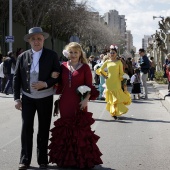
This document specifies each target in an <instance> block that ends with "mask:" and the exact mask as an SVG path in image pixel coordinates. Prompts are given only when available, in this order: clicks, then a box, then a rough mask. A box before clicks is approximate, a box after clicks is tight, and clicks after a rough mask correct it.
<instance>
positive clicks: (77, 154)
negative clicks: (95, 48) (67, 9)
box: [49, 42, 102, 169]
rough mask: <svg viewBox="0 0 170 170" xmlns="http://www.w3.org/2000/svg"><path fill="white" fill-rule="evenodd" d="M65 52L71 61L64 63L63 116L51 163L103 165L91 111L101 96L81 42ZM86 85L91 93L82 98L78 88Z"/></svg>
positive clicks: (55, 133)
mask: <svg viewBox="0 0 170 170" xmlns="http://www.w3.org/2000/svg"><path fill="white" fill-rule="evenodd" d="M63 53H64V55H65V56H66V57H67V58H68V59H69V61H67V62H64V63H62V65H61V68H62V74H61V79H62V80H61V84H59V89H58V91H59V93H60V92H61V91H63V92H62V95H61V98H60V101H59V109H60V117H61V118H59V119H58V120H56V121H55V122H54V125H55V127H54V128H53V129H52V130H51V132H52V138H51V139H50V140H51V144H50V146H49V149H50V152H49V156H50V162H52V163H56V164H57V165H58V166H59V167H62V168H79V169H81V168H93V167H94V166H95V165H98V164H102V160H101V159H100V156H101V155H102V154H101V152H100V151H99V149H98V147H97V145H96V142H97V140H98V139H99V137H98V136H97V135H95V134H94V132H92V131H91V128H90V126H91V124H93V123H94V119H93V118H92V113H90V112H87V103H88V101H89V100H92V99H95V98H96V97H97V96H96V95H95V94H96V91H95V87H94V86H93V85H92V74H91V70H90V67H89V65H88V64H87V60H86V58H85V56H84V53H83V50H82V47H81V46H80V44H78V43H76V42H71V43H69V44H68V45H67V46H66V47H65V50H64V52H63ZM83 85H85V86H87V87H89V88H90V89H91V92H90V93H86V95H85V96H84V99H82V100H81V98H80V95H79V94H78V92H77V89H78V87H80V86H83ZM63 88H64V90H63ZM97 94H98V93H97Z"/></svg>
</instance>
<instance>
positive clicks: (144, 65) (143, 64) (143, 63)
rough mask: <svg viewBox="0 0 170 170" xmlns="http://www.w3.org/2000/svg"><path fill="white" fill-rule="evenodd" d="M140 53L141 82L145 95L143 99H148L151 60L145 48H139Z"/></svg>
mask: <svg viewBox="0 0 170 170" xmlns="http://www.w3.org/2000/svg"><path fill="white" fill-rule="evenodd" d="M139 55H140V72H141V83H142V86H143V92H144V96H143V97H142V98H143V99H148V88H147V83H146V82H147V80H148V73H149V69H150V62H149V59H148V57H147V56H146V54H145V50H144V49H143V48H141V49H139Z"/></svg>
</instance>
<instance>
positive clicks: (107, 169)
mask: <svg viewBox="0 0 170 170" xmlns="http://www.w3.org/2000/svg"><path fill="white" fill-rule="evenodd" d="M36 169H39V170H41V169H40V168H38V167H33V166H30V168H29V169H28V170H36ZM52 169H55V170H78V168H59V167H57V166H50V165H49V166H48V168H47V170H52ZM82 170H87V168H84V169H82ZM88 170H115V169H112V168H107V167H102V166H101V165H98V166H95V168H92V169H88Z"/></svg>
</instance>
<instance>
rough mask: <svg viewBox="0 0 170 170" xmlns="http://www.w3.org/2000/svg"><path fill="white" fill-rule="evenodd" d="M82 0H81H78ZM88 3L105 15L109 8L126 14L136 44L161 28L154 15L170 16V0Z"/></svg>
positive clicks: (119, 0) (90, 0)
mask: <svg viewBox="0 0 170 170" xmlns="http://www.w3.org/2000/svg"><path fill="white" fill-rule="evenodd" d="M77 1H79V2H81V0H77ZM87 2H88V4H89V5H90V6H92V7H93V8H95V10H96V11H98V12H99V13H100V15H103V14H104V13H106V12H108V11H109V10H113V9H115V10H117V11H118V12H119V15H125V17H126V19H127V21H126V24H127V30H131V33H132V35H133V38H134V46H136V47H137V49H139V48H140V47H141V46H142V38H143V37H144V35H152V34H154V33H155V32H156V30H157V29H158V28H159V26H158V21H159V20H160V18H156V19H155V20H153V16H164V17H166V16H170V9H169V4H170V0H152V2H149V0H128V1H125V0H117V1H113V0H107V1H106V0H95V1H94V0H87Z"/></svg>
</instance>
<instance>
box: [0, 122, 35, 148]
mask: <svg viewBox="0 0 170 170" xmlns="http://www.w3.org/2000/svg"><path fill="white" fill-rule="evenodd" d="M37 128H38V125H37V126H35V127H34V129H37ZM20 137H21V136H20V135H19V136H17V137H16V138H14V139H12V140H11V141H10V142H8V143H6V144H5V145H3V146H1V147H0V150H1V149H3V148H5V147H6V146H8V145H10V144H11V143H12V142H14V141H16V140H18V139H19V138H20Z"/></svg>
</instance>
